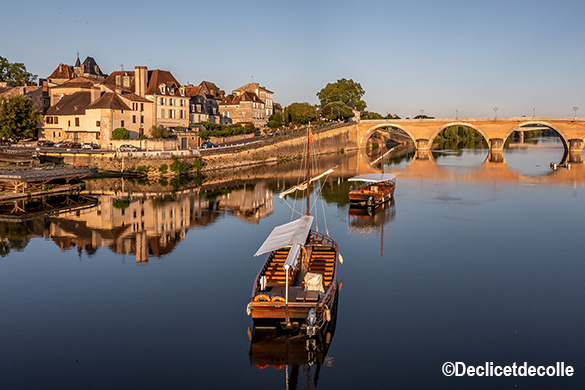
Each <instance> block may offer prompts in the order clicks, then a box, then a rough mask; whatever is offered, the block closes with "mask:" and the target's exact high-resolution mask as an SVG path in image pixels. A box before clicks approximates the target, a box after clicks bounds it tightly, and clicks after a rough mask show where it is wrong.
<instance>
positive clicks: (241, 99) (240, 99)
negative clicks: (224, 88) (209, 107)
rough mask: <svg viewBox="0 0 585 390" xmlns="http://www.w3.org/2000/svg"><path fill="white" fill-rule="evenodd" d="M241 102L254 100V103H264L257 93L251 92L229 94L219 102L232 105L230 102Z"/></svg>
mask: <svg viewBox="0 0 585 390" xmlns="http://www.w3.org/2000/svg"><path fill="white" fill-rule="evenodd" d="M241 102H254V103H264V102H263V101H262V100H260V98H259V97H258V95H256V94H255V93H252V92H244V93H242V94H241V95H239V96H236V95H233V94H230V95H227V96H226V97H225V99H223V100H222V101H221V103H219V104H223V105H232V104H240V103H241Z"/></svg>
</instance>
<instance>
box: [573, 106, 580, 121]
mask: <svg viewBox="0 0 585 390" xmlns="http://www.w3.org/2000/svg"><path fill="white" fill-rule="evenodd" d="M578 109H579V107H573V111H575V120H577V110H578Z"/></svg>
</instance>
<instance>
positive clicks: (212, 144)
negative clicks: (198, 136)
mask: <svg viewBox="0 0 585 390" xmlns="http://www.w3.org/2000/svg"><path fill="white" fill-rule="evenodd" d="M201 147H202V148H203V149H207V148H217V145H216V144H214V143H213V142H209V141H205V142H203V143H202V144H201Z"/></svg>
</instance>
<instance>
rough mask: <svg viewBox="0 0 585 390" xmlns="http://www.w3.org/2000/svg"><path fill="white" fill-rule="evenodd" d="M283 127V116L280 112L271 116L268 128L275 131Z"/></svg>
mask: <svg viewBox="0 0 585 390" xmlns="http://www.w3.org/2000/svg"><path fill="white" fill-rule="evenodd" d="M282 125H283V122H282V114H281V113H280V112H275V113H274V114H272V115H270V118H268V127H270V128H271V129H275V128H277V127H279V126H282Z"/></svg>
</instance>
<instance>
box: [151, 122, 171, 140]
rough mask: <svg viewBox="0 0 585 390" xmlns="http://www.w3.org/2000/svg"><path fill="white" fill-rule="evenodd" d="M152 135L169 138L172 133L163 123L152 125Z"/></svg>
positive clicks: (153, 136)
mask: <svg viewBox="0 0 585 390" xmlns="http://www.w3.org/2000/svg"><path fill="white" fill-rule="evenodd" d="M150 136H151V137H152V138H155V139H157V138H169V137H170V134H169V131H168V130H167V128H166V127H164V126H163V125H158V126H155V125H152V127H151V128H150Z"/></svg>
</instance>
